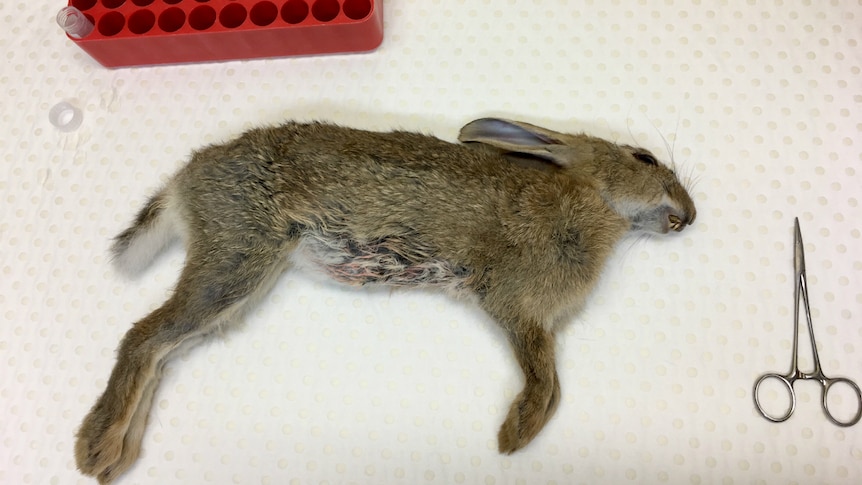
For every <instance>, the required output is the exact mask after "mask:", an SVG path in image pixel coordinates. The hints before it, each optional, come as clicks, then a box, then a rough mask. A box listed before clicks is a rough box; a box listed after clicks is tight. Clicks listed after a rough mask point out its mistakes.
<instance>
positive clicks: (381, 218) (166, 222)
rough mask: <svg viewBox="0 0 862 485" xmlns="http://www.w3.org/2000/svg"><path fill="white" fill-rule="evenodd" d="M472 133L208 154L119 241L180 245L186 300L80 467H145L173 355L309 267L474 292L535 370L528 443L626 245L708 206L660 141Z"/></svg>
mask: <svg viewBox="0 0 862 485" xmlns="http://www.w3.org/2000/svg"><path fill="white" fill-rule="evenodd" d="M459 140H460V141H462V142H465V143H464V144H453V143H448V142H445V141H441V140H439V139H437V138H433V137H431V136H426V135H420V134H416V133H407V132H390V133H374V132H367V131H361V130H355V129H350V128H345V127H340V126H335V125H331V124H326V123H308V124H303V123H293V122H290V123H286V124H284V125H281V126H278V127H272V128H261V129H255V130H252V131H249V132H247V133H245V134H244V135H242V136H241V137H239V138H237V139H235V140H233V141H231V142H228V143H226V144H223V145H216V146H211V147H208V148H204V149H202V150H200V151H198V152H197V153H195V154H194V155H193V156H192V159H191V161H190V162H189V163H188V164H187V165H186V166H185V167H184V168H182V169H181V170H180V171H179V172H178V173H177V174H176V175H175V176H174V177H173V178H172V179H171V180H170V181H169V182H168V184H167V185H166V187H165V188H163V189H162V190H161V191H160V192H159V193H158V194H157V195H155V196H154V197H153V198H152V199H151V200H150V201H149V203H148V204H147V205H146V206H145V207H144V208H143V209H142V211H141V212H140V213H139V215H138V216H137V219H136V220H135V222H134V224H133V225H132V226H131V227H130V228H129V229H127V230H126V231H125V232H123V233H121V234H120V235H119V236H117V238H116V240H115V243H114V246H113V253H114V256H115V261H116V263H117V264H118V266H119V267H120V268H121V269H123V270H126V271H136V270H138V269H141V268H143V267H144V266H145V265H146V264H147V263H149V261H151V260H152V258H153V257H154V256H155V255H156V254H157V253H158V252H159V251H160V250H161V249H163V248H164V247H165V246H167V245H168V244H169V243H171V242H172V241H174V240H176V239H180V240H181V241H182V242H183V243H184V245H185V248H186V251H187V258H186V262H185V266H184V267H183V270H182V273H181V275H180V278H179V282H178V283H177V286H176V289H175V291H174V293H173V295H172V296H171V297H170V298H169V299H168V301H167V302H165V303H164V305H162V306H161V307H160V308H158V309H157V310H155V311H153V312H152V313H151V314H149V315H148V316H146V317H145V318H144V319H143V320H141V321H139V322H137V323H135V324H134V326H133V327H132V328H131V329H129V331H128V332H127V333H126V335H125V337H124V338H123V340H122V342H121V344H120V347H119V350H118V352H117V363H116V365H115V366H114V369H113V371H112V372H111V375H110V378H109V381H108V385H107V389H105V392H104V393H103V394H102V396H101V397H99V399H98V401H96V404H95V405H94V406H93V408H92V410H91V411H90V413H89V414H88V415H87V417H86V418H85V419H84V421H83V423H82V425H81V428H80V430H79V431H78V434H77V442H76V444H75V458H76V461H77V465H78V467H79V469H80V470H81V471H82V472H83V473H85V474H87V475H92V476H96V477H97V478H98V480H99V482H101V483H109V482H111V481H113V480H114V479H115V478H117V476H118V475H120V474H121V473H123V471H125V470H126V469H127V468H128V467H129V466H131V465H132V463H133V462H134V461H135V459H136V458H137V456H138V454H139V452H140V444H141V439H142V436H143V433H144V428H145V426H146V422H147V416H148V414H149V410H150V406H151V404H152V400H153V395H154V393H155V390H156V387H157V385H158V380H159V375H160V371H161V368H162V367H163V366H164V364H165V361H166V360H167V359H168V358H169V356H170V355H171V354H173V353H175V351H177V350H178V349H179V348H181V347H187V346H188V345H189V344H190V343H192V342H196V341H199V340H200V339H201V338H202V337H205V336H206V335H208V334H211V333H212V332H214V331H215V330H217V329H218V328H219V327H220V326H222V325H226V324H229V323H230V322H231V321H233V320H235V319H236V317H237V316H238V314H239V313H240V311H241V310H243V309H244V308H247V307H248V306H249V305H250V304H251V303H253V302H254V301H255V300H258V299H259V298H260V297H261V296H262V295H263V294H264V293H265V292H266V291H267V290H269V289H270V287H271V286H272V285H273V283H274V281H275V279H276V278H277V276H278V275H279V274H280V273H281V272H282V271H284V270H285V269H287V268H288V267H290V266H295V265H296V263H297V262H300V261H304V262H305V263H303V264H305V265H309V266H311V267H316V268H318V269H321V270H322V271H323V272H324V273H326V274H328V275H330V276H332V277H334V278H335V279H336V280H339V281H342V282H346V283H349V284H354V285H363V284H375V283H376V284H384V285H386V284H390V285H395V286H414V287H423V286H424V287H441V288H444V289H446V290H448V291H449V292H451V293H454V294H456V295H460V296H466V297H470V298H472V299H473V300H475V301H476V302H477V304H478V305H479V306H481V308H483V309H484V310H485V311H486V312H487V313H488V314H489V315H490V316H491V317H492V318H493V319H494V320H495V321H496V322H497V323H499V325H500V326H501V327H502V328H503V330H504V332H505V334H506V336H507V338H508V341H509V342H510V343H511V346H512V349H513V350H514V353H515V358H516V359H517V361H518V364H519V365H520V367H521V369H522V370H523V373H524V376H525V383H524V388H523V390H522V392H521V393H520V394H519V395H518V396H517V397H516V398H515V400H514V402H513V403H512V405H511V408H510V410H509V412H508V415H507V416H506V419H505V421H504V422H503V424H502V427H501V428H500V431H499V435H498V440H499V449H500V451H501V452H502V453H511V452H514V451H516V450H518V449H520V448H522V447H524V446H525V445H527V443H529V442H530V441H531V440H532V439H533V438H534V437H535V436H536V435H537V434H538V433H539V431H540V430H541V429H542V427H543V426H544V425H545V423H547V422H548V420H549V419H550V418H551V416H552V415H553V413H554V410H555V409H556V407H557V404H558V403H559V400H560V385H559V381H558V379H557V373H556V369H555V359H554V352H555V348H554V347H555V346H554V333H555V330H556V329H557V328H558V326H559V325H560V324H561V323H562V322H564V321H565V320H566V319H568V318H569V317H571V316H572V315H573V314H574V313H576V312H577V311H578V310H579V309H580V308H581V307H582V305H583V304H584V302H585V299H586V298H587V296H588V294H589V292H590V290H591V289H592V288H593V286H594V285H595V283H596V281H597V279H598V277H599V274H600V271H601V270H602V267H603V265H604V264H605V261H606V259H607V258H608V256H609V255H610V254H611V252H612V250H613V248H614V246H615V244H616V243H617V241H619V240H620V239H621V238H622V237H623V236H624V235H625V234H626V233H627V232H629V231H642V232H647V233H667V232H668V231H669V230H675V231H680V230H682V229H683V228H684V227H685V226H686V225H688V224H690V223H692V222H693V221H694V218H695V207H694V203H693V202H692V199H691V197H690V196H689V194H688V193H687V192H686V190H685V189H684V188H683V186H682V185H681V184H680V182H679V180H678V179H677V177H676V175H675V174H674V172H673V171H672V170H671V169H669V168H667V167H666V166H664V165H662V164H661V163H658V162H657V161H656V159H655V158H654V157H653V156H652V155H651V154H650V153H649V152H647V151H645V150H643V149H639V148H633V147H630V146H624V145H617V144H614V143H611V142H609V141H606V140H603V139H599V138H595V137H591V136H587V135H583V134H580V135H568V134H562V133H556V132H553V131H550V130H546V129H543V128H540V127H537V126H533V125H529V124H526V123H520V122H515V121H507V120H501V119H481V120H476V121H473V122H471V123H469V124H468V125H466V126H465V127H464V128H462V130H461V134H460V137H459ZM468 142H469V143H468ZM513 154H514V155H516V156H518V157H520V158H521V159H523V158H525V157H526V158H528V159H530V160H531V162H530V163H527V164H524V163H516V162H514V161H513V160H512V159H511V158H509V156H508V155H513ZM537 161H540V162H541V164H539V163H537ZM528 165H531V166H528ZM537 165H541V167H540V168H542V169H536V166H537Z"/></svg>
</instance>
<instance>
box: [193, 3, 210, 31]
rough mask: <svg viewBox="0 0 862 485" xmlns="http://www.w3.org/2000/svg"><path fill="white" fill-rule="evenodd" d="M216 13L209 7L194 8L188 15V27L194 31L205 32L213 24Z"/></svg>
mask: <svg viewBox="0 0 862 485" xmlns="http://www.w3.org/2000/svg"><path fill="white" fill-rule="evenodd" d="M215 21H216V11H215V9H214V8H212V7H210V6H209V5H201V6H199V7H195V9H194V10H192V12H191V13H190V14H189V25H191V26H192V28H193V29H195V30H206V29H208V28H210V27H212V26H213V24H215Z"/></svg>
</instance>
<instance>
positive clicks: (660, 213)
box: [632, 206, 694, 234]
mask: <svg viewBox="0 0 862 485" xmlns="http://www.w3.org/2000/svg"><path fill="white" fill-rule="evenodd" d="M693 220H694V218H693V217H688V216H687V215H685V214H682V213H680V212H679V211H677V210H676V209H674V208H673V207H669V206H661V207H657V208H655V209H653V210H651V211H649V212H642V213H640V214H637V215H636V216H635V217H634V219H632V229H633V230H636V231H647V232H654V233H658V234H667V233H668V232H670V231H674V232H681V231H682V230H683V229H685V228H686V227H687V226H688V225H689V224H691V222H692V221H693Z"/></svg>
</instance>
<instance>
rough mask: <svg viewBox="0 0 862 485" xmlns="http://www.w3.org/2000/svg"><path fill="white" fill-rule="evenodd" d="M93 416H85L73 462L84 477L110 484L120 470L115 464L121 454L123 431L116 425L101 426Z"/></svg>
mask: <svg viewBox="0 0 862 485" xmlns="http://www.w3.org/2000/svg"><path fill="white" fill-rule="evenodd" d="M100 424H101V423H99V422H98V421H97V420H96V419H95V417H94V415H93V414H91V415H90V416H87V418H86V419H85V420H84V423H83V424H82V425H81V429H80V430H79V431H78V435H77V440H76V442H75V462H76V463H77V465H78V469H79V470H81V472H82V473H84V474H85V475H90V476H96V477H98V479H99V483H102V484H105V483H110V482H111V480H113V479H114V478H116V476H117V475H118V474H119V472H120V471H121V470H116V467H115V464H116V463H117V462H118V461H119V460H120V458H121V455H122V454H123V440H124V439H125V430H124V429H122V428H120V427H118V426H117V425H112V426H101V425H100Z"/></svg>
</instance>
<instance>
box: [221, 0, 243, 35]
mask: <svg viewBox="0 0 862 485" xmlns="http://www.w3.org/2000/svg"><path fill="white" fill-rule="evenodd" d="M247 15H248V12H246V10H245V7H243V6H242V4H241V3H229V4H228V5H227V6H226V7H225V8H223V9H222V10H221V13H220V14H219V15H218V21H219V23H220V24H222V25H224V26H225V27H227V28H229V29H235V28H237V27H239V26H240V25H242V23H243V22H245V18H246V16H247Z"/></svg>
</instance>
